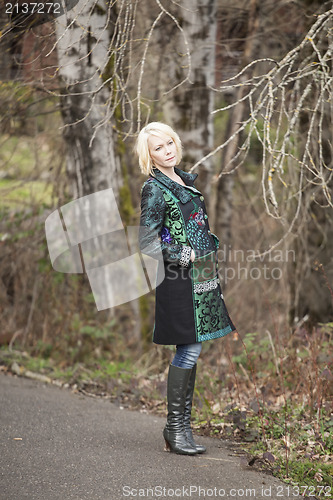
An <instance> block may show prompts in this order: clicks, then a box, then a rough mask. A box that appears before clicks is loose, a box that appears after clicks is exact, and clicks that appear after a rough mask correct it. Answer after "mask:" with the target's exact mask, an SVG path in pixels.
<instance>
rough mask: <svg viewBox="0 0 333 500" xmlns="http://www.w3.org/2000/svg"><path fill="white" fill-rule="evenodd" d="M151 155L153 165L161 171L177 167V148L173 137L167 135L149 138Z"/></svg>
mask: <svg viewBox="0 0 333 500" xmlns="http://www.w3.org/2000/svg"><path fill="white" fill-rule="evenodd" d="M148 148H149V154H150V157H151V159H152V162H153V165H154V166H155V167H157V168H159V169H163V168H169V167H175V166H176V165H177V148H176V144H175V142H174V141H173V139H171V137H169V136H167V135H165V136H162V137H158V136H156V135H150V136H149V137H148Z"/></svg>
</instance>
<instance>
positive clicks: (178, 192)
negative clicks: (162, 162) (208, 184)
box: [153, 167, 201, 203]
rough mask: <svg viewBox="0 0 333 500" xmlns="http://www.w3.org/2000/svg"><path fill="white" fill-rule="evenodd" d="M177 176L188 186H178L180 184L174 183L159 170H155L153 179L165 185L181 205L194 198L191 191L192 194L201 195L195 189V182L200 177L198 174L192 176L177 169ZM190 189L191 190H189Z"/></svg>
mask: <svg viewBox="0 0 333 500" xmlns="http://www.w3.org/2000/svg"><path fill="white" fill-rule="evenodd" d="M175 172H176V174H178V175H179V177H180V178H181V179H183V181H184V182H185V184H186V186H187V187H185V186H182V185H181V184H178V182H175V181H173V180H172V179H170V178H169V177H168V176H167V175H165V174H163V173H162V172H161V171H160V170H158V168H154V170H153V177H155V178H156V179H157V180H158V181H159V182H161V183H162V184H164V185H165V186H166V187H167V188H168V189H169V190H170V191H171V192H172V193H173V194H174V195H175V196H176V197H177V198H178V200H179V201H180V202H181V203H187V202H188V201H191V199H192V196H191V193H190V190H191V191H192V192H195V193H198V194H201V193H200V191H199V190H198V189H196V188H195V187H194V185H193V184H194V181H195V179H196V178H197V177H198V174H190V173H189V172H184V171H183V170H180V169H179V168H176V167H175ZM187 188H189V189H187Z"/></svg>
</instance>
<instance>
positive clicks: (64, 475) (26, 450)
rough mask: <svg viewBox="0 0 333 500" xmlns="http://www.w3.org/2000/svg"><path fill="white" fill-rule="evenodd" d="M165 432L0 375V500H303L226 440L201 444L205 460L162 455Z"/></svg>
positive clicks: (158, 424)
mask: <svg viewBox="0 0 333 500" xmlns="http://www.w3.org/2000/svg"><path fill="white" fill-rule="evenodd" d="M164 424H165V420H164V419H162V418H160V417H156V416H153V415H148V414H144V413H140V412H134V411H129V410H122V409H121V408H119V407H117V406H116V405H115V404H112V403H110V401H108V400H106V399H103V398H91V397H88V396H83V395H81V394H79V393H73V392H71V391H70V390H68V389H62V388H59V387H55V386H53V385H50V384H43V383H40V382H37V381H34V380H29V379H25V378H22V377H16V376H12V375H4V374H0V499H1V500H23V499H28V500H124V499H126V498H129V499H133V498H145V499H150V500H151V499H153V500H155V499H160V498H161V499H168V500H170V499H178V498H182V499H186V498H190V499H195V500H197V499H200V500H204V499H212V498H213V499H221V498H229V499H237V500H238V499H249V498H252V499H254V498H255V499H256V500H259V499H265V500H267V499H270V500H271V499H281V498H282V499H286V498H294V499H295V498H297V495H295V494H294V493H295V491H294V490H293V489H292V488H291V487H288V486H287V485H286V484H284V483H281V482H280V481H278V480H277V479H276V478H274V477H272V476H270V475H267V474H264V473H261V472H258V471H257V470H254V469H253V468H252V467H250V466H249V465H248V464H247V460H245V458H242V457H240V456H239V455H237V454H236V453H235V452H234V451H233V450H232V448H231V447H230V445H229V444H228V443H226V442H224V441H221V440H220V439H217V438H203V437H200V436H199V437H198V438H197V441H198V442H199V443H202V444H204V445H205V446H206V447H207V450H208V451H207V453H206V454H204V455H196V456H194V457H188V456H182V455H176V454H173V453H167V452H164V451H163V447H164V441H163V438H162V430H163V426H164ZM303 498H304V497H303Z"/></svg>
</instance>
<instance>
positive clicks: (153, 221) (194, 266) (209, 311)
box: [136, 122, 235, 455]
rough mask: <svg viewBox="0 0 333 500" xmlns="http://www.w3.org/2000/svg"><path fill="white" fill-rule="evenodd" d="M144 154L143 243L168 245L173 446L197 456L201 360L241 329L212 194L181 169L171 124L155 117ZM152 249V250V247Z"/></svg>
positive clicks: (163, 300) (159, 302)
mask: <svg viewBox="0 0 333 500" xmlns="http://www.w3.org/2000/svg"><path fill="white" fill-rule="evenodd" d="M136 152H137V154H138V157H139V164H140V168H141V171H142V172H143V173H144V174H146V175H147V176H148V179H147V181H146V182H145V183H144V185H143V187H142V191H141V220H140V226H141V228H140V248H141V249H145V252H146V253H149V255H152V256H154V253H155V252H157V251H159V252H160V250H162V254H163V265H164V272H165V278H164V280H163V281H162V283H161V284H160V285H159V286H158V287H157V288H156V302H155V326H154V334H153V341H154V343H156V344H163V345H175V346H176V354H175V357H174V359H173V361H172V363H171V365H170V367H169V374H168V387H167V400H168V416H167V423H166V426H165V428H164V431H163V435H164V439H165V443H166V449H167V450H170V451H172V452H174V453H179V454H184V455H195V454H197V453H204V452H205V451H206V449H205V447H204V446H201V445H199V444H197V443H195V441H194V439H193V435H192V430H191V426H190V418H191V410H192V400H193V392H194V385H195V377H196V364H197V359H198V357H199V355H200V352H201V346H202V342H203V341H205V340H212V339H216V338H219V337H223V336H225V335H227V334H228V333H230V332H232V331H235V327H234V325H233V323H232V321H231V319H230V317H229V314H228V311H227V309H226V307H225V304H224V300H223V295H222V293H221V288H220V283H219V278H218V269H217V259H216V257H217V249H218V245H219V242H218V238H217V237H216V236H215V235H214V234H213V233H212V232H211V230H210V228H209V223H208V216H207V212H206V206H205V202H204V197H203V196H202V194H201V192H200V191H198V190H197V189H196V188H195V186H194V181H195V179H196V177H197V174H190V173H187V172H185V171H183V170H181V169H179V168H177V166H178V165H179V163H180V161H181V158H182V145H181V141H180V138H179V136H178V135H177V133H176V132H175V131H174V130H173V129H172V128H171V127H169V126H168V125H166V124H164V123H160V122H152V123H150V124H148V125H147V126H145V127H144V128H143V129H142V130H141V132H140V133H139V136H138V139H137V143H136ZM147 248H148V251H147Z"/></svg>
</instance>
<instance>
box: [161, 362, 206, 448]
mask: <svg viewBox="0 0 333 500" xmlns="http://www.w3.org/2000/svg"><path fill="white" fill-rule="evenodd" d="M191 371H192V369H191V368H190V369H188V368H179V367H178V366H173V365H170V367H169V374H168V389H167V398H168V417H167V423H166V426H165V428H164V431H163V436H164V439H165V444H166V449H167V450H169V451H172V452H174V453H179V454H181V455H195V454H196V453H198V451H197V449H196V448H195V447H194V446H192V445H191V444H190V443H189V442H188V441H187V439H186V435H185V429H184V410H185V398H186V391H187V387H188V382H189V377H190V374H191Z"/></svg>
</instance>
